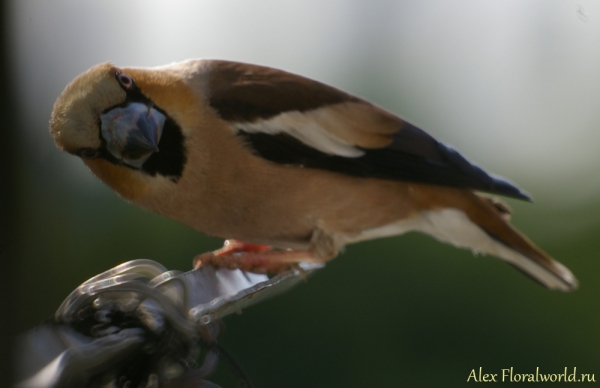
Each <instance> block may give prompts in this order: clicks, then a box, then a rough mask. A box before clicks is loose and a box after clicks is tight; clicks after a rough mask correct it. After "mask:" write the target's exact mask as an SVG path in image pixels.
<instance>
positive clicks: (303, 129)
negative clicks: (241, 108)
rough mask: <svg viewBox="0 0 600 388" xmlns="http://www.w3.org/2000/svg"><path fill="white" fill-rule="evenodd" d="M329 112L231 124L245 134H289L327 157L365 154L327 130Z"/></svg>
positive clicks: (319, 110)
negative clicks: (327, 155)
mask: <svg viewBox="0 0 600 388" xmlns="http://www.w3.org/2000/svg"><path fill="white" fill-rule="evenodd" d="M328 115H329V113H328V112H327V111H326V110H324V109H323V108H320V109H315V110H312V111H308V112H298V111H292V112H286V113H282V114H280V115H277V116H275V117H273V118H271V119H268V120H261V121H258V122H255V123H239V122H238V123H232V124H231V125H232V126H233V128H235V129H236V130H238V131H244V132H247V133H267V134H270V135H276V134H280V133H285V134H288V135H290V136H292V137H294V138H296V139H297V140H299V141H301V142H302V143H304V144H306V145H307V146H310V147H312V148H314V149H316V150H319V151H321V152H324V153H326V154H329V155H338V156H344V157H347V158H358V157H360V156H363V155H364V151H362V150H360V149H358V148H356V147H355V146H354V145H353V144H352V143H350V142H348V141H345V140H343V139H340V138H339V137H337V136H335V135H334V134H332V133H331V132H330V131H328V130H327V129H326V125H325V124H327V123H328V120H329V117H328Z"/></svg>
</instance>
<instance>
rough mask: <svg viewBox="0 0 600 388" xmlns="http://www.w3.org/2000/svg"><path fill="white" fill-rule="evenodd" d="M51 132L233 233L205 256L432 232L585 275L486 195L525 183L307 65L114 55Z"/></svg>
mask: <svg viewBox="0 0 600 388" xmlns="http://www.w3.org/2000/svg"><path fill="white" fill-rule="evenodd" d="M50 131H51V133H52V136H53V137H54V140H55V142H56V144H57V146H58V147H59V148H60V149H62V150H65V151H67V152H69V153H71V154H73V155H77V156H79V157H80V158H81V159H82V160H83V162H84V163H85V164H86V165H87V166H88V168H89V169H90V170H91V171H92V173H93V174H94V175H96V176H97V177H98V178H100V179H101V180H102V181H104V182H105V183H106V184H107V185H109V186H110V187H112V188H113V189H114V190H115V191H116V192H117V193H119V195H120V196H122V197H123V198H125V199H126V200H128V201H131V202H134V203H136V204H137V205H139V206H140V207H142V208H144V209H148V210H151V211H154V212H156V213H158V214H162V215H164V216H167V217H171V218H173V219H175V220H177V221H179V222H182V223H183V224H185V225H188V226H190V227H191V228H193V229H196V230H197V231H199V232H202V233H205V234H208V235H211V236H216V237H221V238H228V239H234V240H233V241H230V242H229V244H228V245H227V244H226V246H225V247H224V248H223V249H221V250H219V251H215V252H214V253H211V254H204V255H201V256H199V259H198V258H197V259H198V260H197V265H198V266H199V265H202V264H205V263H207V262H211V263H217V264H218V263H220V262H221V263H223V265H224V266H230V267H235V266H241V267H243V268H244V269H249V270H256V271H257V272H260V271H271V270H274V271H278V270H281V268H283V267H285V266H290V265H293V264H294V263H298V262H302V261H326V260H329V259H332V258H333V257H335V256H336V255H337V254H338V253H339V252H340V250H341V249H342V248H343V247H344V246H345V245H346V244H350V243H355V242H358V241H363V240H370V239H374V238H379V237H386V236H393V235H400V234H403V233H406V232H409V231H419V232H423V233H426V234H429V235H431V236H433V237H435V238H436V239H438V240H441V241H444V242H447V243H450V244H453V245H455V246H458V247H463V248H469V249H471V250H473V251H475V252H480V253H486V254H490V255H493V256H496V257H499V258H500V259H503V260H505V261H507V262H508V263H510V264H512V265H513V266H515V267H516V268H517V269H519V270H521V271H522V272H524V273H525V274H527V275H529V276H530V277H531V278H533V279H535V280H537V281H538V282H539V283H541V284H543V285H545V286H546V287H548V288H553V289H560V290H563V291H567V290H573V289H575V288H577V280H576V279H575V277H574V276H573V275H572V273H571V272H570V271H569V270H568V269H567V268H566V267H564V266H563V265H561V264H560V263H558V262H556V261H554V260H553V259H552V258H551V257H549V256H548V255H547V254H546V253H544V252H543V251H541V250H540V249H539V248H537V247H536V246H535V245H534V244H533V243H532V242H530V241H529V240H528V239H527V238H526V237H525V236H523V235H521V234H520V233H519V232H517V231H516V230H515V229H513V228H512V227H511V226H510V225H509V223H508V218H509V210H508V208H507V207H506V206H505V205H503V204H502V203H501V202H499V201H498V200H497V199H493V198H491V197H488V196H485V195H483V194H480V192H485V193H490V194H499V195H503V196H507V197H512V198H518V199H525V200H528V199H529V197H528V196H527V194H526V193H524V192H523V191H521V190H520V189H518V188H517V187H516V186H514V185H513V184H511V183H510V182H508V181H506V180H504V179H502V178H500V177H498V176H495V175H492V174H488V173H487V172H485V171H484V170H482V169H481V168H479V167H477V166H476V165H474V164H472V163H471V162H469V161H468V160H467V159H465V158H464V157H463V156H462V155H461V154H460V153H458V152H457V151H456V150H455V149H453V148H451V147H449V146H447V145H445V144H443V143H440V142H438V141H437V140H436V139H434V138H433V137H431V136H430V135H428V134H427V133H426V132H424V131H423V130H422V129H420V128H417V127H416V126H414V125H412V124H410V123H408V122H406V121H404V120H402V119H400V118H398V117H397V116H395V115H393V114H391V113H389V112H387V111H385V110H383V109H381V108H379V107H377V106H375V105H373V104H371V103H369V102H367V101H364V100H362V99H360V98H358V97H355V96H353V95H350V94H348V93H345V92H343V91H341V90H338V89H336V88H333V87H331V86H327V85H324V84H322V83H320V82H317V81H313V80H311V79H308V78H304V77H302V76H298V75H294V74H290V73H287V72H285V71H281V70H276V69H272V68H268V67H262V66H256V65H250V64H245V63H236V62H228V61H220V60H190V61H186V62H182V63H178V64H172V65H168V66H163V67H157V68H151V69H144V68H119V67H115V66H114V65H112V64H109V63H105V64H101V65H97V66H95V67H93V68H91V69H90V70H88V71H87V72H85V73H83V74H81V75H79V76H78V77H77V78H75V80H73V81H72V82H71V83H70V84H69V85H68V86H67V87H66V89H65V90H64V91H63V93H62V94H61V95H60V97H59V98H58V100H57V101H56V103H55V105H54V110H53V112H52V117H51V120H50ZM270 247H274V248H277V249H276V250H271V249H270Z"/></svg>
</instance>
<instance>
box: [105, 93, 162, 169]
mask: <svg viewBox="0 0 600 388" xmlns="http://www.w3.org/2000/svg"><path fill="white" fill-rule="evenodd" d="M165 119H166V118H165V115H163V114H162V113H160V112H159V111H158V110H156V109H154V108H153V107H151V106H148V105H146V104H143V103H141V102H134V103H131V104H129V105H127V106H125V107H119V108H114V109H111V110H109V111H108V112H106V113H105V114H103V115H101V116H100V121H101V122H102V128H101V129H102V137H103V138H104V140H106V147H107V148H108V151H109V152H110V153H111V154H112V155H113V156H114V157H115V158H117V159H118V160H121V161H123V163H125V164H127V165H130V166H132V167H135V168H141V167H142V165H143V164H144V162H145V161H146V159H148V158H149V157H150V155H152V153H153V152H158V151H159V149H158V143H159V141H160V136H161V135H162V131H163V126H164V124H165Z"/></svg>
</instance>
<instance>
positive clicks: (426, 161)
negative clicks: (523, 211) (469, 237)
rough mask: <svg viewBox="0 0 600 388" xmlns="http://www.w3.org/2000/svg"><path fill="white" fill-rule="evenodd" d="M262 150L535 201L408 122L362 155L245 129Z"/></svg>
mask: <svg viewBox="0 0 600 388" xmlns="http://www.w3.org/2000/svg"><path fill="white" fill-rule="evenodd" d="M238 134H239V135H240V136H243V137H244V138H245V140H246V142H247V143H248V145H249V146H250V147H251V148H253V149H254V150H255V151H256V153H257V154H258V155H260V156H261V157H263V158H265V159H267V160H270V161H272V162H275V163H281V164H288V165H297V166H302V167H308V168H318V169H324V170H329V171H334V172H339V173H342V174H348V175H353V176H359V177H371V178H380V179H391V180H402V181H410V182H419V183H428V184H433V185H441V186H451V187H459V188H469V189H473V190H480V191H485V192H489V193H495V194H500V195H505V196H508V197H513V198H518V199H524V200H530V197H529V196H528V195H527V194H526V193H525V192H523V191H522V190H520V189H519V188H517V187H516V186H515V185H513V184H512V183H510V182H508V181H506V180H504V179H503V178H500V177H497V176H493V175H490V174H488V173H487V172H485V171H484V170H483V169H481V168H479V167H478V166H476V165H474V164H472V163H470V162H469V161H468V160H467V159H465V158H464V157H463V156H462V155H461V154H459V153H458V152H457V151H456V150H454V149H453V148H452V147H449V146H447V145H445V144H443V143H440V142H438V141H437V140H435V139H434V138H433V137H431V136H430V135H428V134H427V133H426V132H424V131H422V130H421V129H419V128H417V127H415V126H413V125H411V124H405V125H404V126H403V127H402V129H401V130H400V131H399V132H398V133H397V134H395V135H394V141H393V143H392V144H391V145H390V146H388V147H386V148H380V149H366V148H359V149H361V150H362V151H363V152H364V155H363V156H360V157H356V158H348V157H344V156H338V155H330V154H327V153H324V152H321V151H319V150H316V149H314V148H312V147H310V146H308V145H306V144H304V143H302V142H301V141H299V140H297V139H296V138H294V137H293V136H290V135H288V134H285V133H280V134H275V135H273V134H266V133H248V132H244V131H243V130H240V131H239V132H238Z"/></svg>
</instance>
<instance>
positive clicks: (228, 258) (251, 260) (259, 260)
mask: <svg viewBox="0 0 600 388" xmlns="http://www.w3.org/2000/svg"><path fill="white" fill-rule="evenodd" d="M303 262H311V263H322V262H323V260H322V259H319V258H317V257H316V256H315V255H314V254H313V253H312V252H310V251H294V250H286V251H273V250H272V248H271V247H270V246H268V245H257V244H250V243H245V242H242V241H238V240H226V241H225V244H224V245H223V248H221V249H217V250H216V251H213V252H207V253H203V254H201V255H198V256H196V257H195V258H194V268H195V269H196V268H200V267H202V266H204V265H209V264H210V265H212V266H214V267H217V268H228V269H241V270H242V271H247V272H254V273H275V274H277V273H281V272H284V271H287V270H290V269H295V268H298V264H299V263H303Z"/></svg>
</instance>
